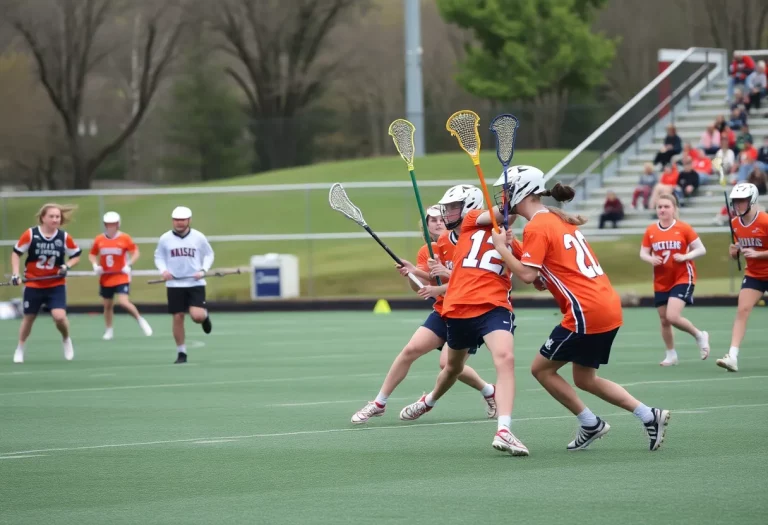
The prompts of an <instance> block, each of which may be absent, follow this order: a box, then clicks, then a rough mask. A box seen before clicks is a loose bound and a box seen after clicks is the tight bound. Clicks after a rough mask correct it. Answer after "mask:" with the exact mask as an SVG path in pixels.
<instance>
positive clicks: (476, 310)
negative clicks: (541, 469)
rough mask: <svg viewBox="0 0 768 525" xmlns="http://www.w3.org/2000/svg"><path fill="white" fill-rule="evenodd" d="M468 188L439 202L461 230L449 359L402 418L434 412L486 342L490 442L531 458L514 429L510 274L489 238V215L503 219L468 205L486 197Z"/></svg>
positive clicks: (448, 318) (449, 305) (446, 315)
mask: <svg viewBox="0 0 768 525" xmlns="http://www.w3.org/2000/svg"><path fill="white" fill-rule="evenodd" d="M466 188H468V187H466V186H455V187H453V188H451V189H450V190H448V191H447V192H446V194H445V195H444V196H443V198H442V199H441V200H440V204H441V205H443V218H444V220H445V224H446V226H447V227H448V228H456V227H460V228H461V234H460V235H459V240H458V243H457V244H456V249H455V251H454V255H453V273H452V275H451V282H450V286H449V287H448V290H447V292H446V295H445V300H444V303H443V314H442V317H443V319H444V320H445V324H446V327H447V335H446V348H445V351H446V352H447V353H448V355H447V362H446V365H445V368H443V370H442V371H441V372H440V374H439V375H438V377H437V381H436V383H435V387H434V389H433V390H432V391H431V392H430V393H429V394H426V395H424V396H422V397H421V398H420V399H419V400H418V401H416V402H415V403H412V404H410V405H408V406H406V407H405V408H403V410H402V411H401V412H400V419H405V420H413V419H418V418H419V417H421V416H422V415H424V414H425V413H427V412H429V411H430V410H432V408H433V407H434V406H435V403H437V401H438V400H439V399H440V398H441V397H442V396H443V395H445V393H446V392H448V390H449V389H450V388H451V387H452V386H453V385H454V384H455V382H456V380H457V379H458V377H459V375H460V374H461V372H462V371H463V369H464V363H465V362H466V360H467V357H468V352H469V350H470V349H471V348H474V347H477V346H479V345H480V344H481V343H482V342H485V345H486V346H487V347H488V349H489V350H490V352H491V355H492V357H493V364H494V366H495V367H496V406H497V414H498V420H497V421H498V430H497V432H496V434H495V436H494V438H493V442H492V443H491V445H492V446H493V448H495V449H497V450H501V451H504V452H508V453H510V454H512V455H514V456H527V455H528V449H527V448H526V447H525V445H523V443H522V442H521V441H520V440H519V439H517V437H515V435H514V434H512V432H511V431H510V425H511V423H512V406H513V404H514V397H515V361H514V356H513V348H514V338H513V335H512V334H513V333H514V330H515V315H514V314H513V313H512V305H511V303H510V301H509V291H510V286H511V278H510V275H509V273H508V272H507V271H506V269H505V268H504V265H502V264H501V257H500V255H499V253H498V252H497V251H496V250H495V249H494V248H493V244H492V241H491V231H492V227H491V213H496V214H497V217H498V219H499V221H501V220H502V218H503V217H502V216H501V214H499V213H498V211H497V210H496V209H495V208H494V209H493V210H492V211H482V210H480V209H478V208H480V206H478V205H473V206H470V205H469V203H470V201H471V200H473V199H478V200H481V199H482V193H480V194H479V195H478V194H477V193H475V192H473V191H469V190H468V189H466ZM475 189H476V188H475ZM513 219H514V217H513V218H512V220H513Z"/></svg>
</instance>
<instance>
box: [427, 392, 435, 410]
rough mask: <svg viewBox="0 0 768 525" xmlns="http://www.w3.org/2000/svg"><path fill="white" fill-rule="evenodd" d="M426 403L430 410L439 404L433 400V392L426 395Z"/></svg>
mask: <svg viewBox="0 0 768 525" xmlns="http://www.w3.org/2000/svg"><path fill="white" fill-rule="evenodd" d="M424 403H426V405H427V406H428V407H429V408H432V407H433V406H435V403H437V401H435V400H434V399H432V392H430V393H429V394H427V395H426V397H425V398H424Z"/></svg>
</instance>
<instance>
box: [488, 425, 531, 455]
mask: <svg viewBox="0 0 768 525" xmlns="http://www.w3.org/2000/svg"><path fill="white" fill-rule="evenodd" d="M491 446H492V447H493V448H495V449H496V450H500V451H502V452H509V453H510V454H512V455H513V456H527V455H529V454H530V452H528V448H527V447H526V446H525V445H523V442H522V441H520V440H519V439H517V438H516V437H515V435H514V434H513V433H512V432H510V431H509V430H507V429H506V428H502V429H501V430H499V431H498V432H496V435H495V436H494V437H493V443H491Z"/></svg>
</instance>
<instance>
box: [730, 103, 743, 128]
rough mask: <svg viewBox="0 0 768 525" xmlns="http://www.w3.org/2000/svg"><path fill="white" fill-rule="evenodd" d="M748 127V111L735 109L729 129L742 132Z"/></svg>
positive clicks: (732, 112)
mask: <svg viewBox="0 0 768 525" xmlns="http://www.w3.org/2000/svg"><path fill="white" fill-rule="evenodd" d="M746 125H747V120H746V111H744V110H743V109H741V107H735V108H733V109H732V110H731V120H729V121H728V127H729V128H731V129H732V130H734V131H740V130H741V128H742V127H743V126H746Z"/></svg>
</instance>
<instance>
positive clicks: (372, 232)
mask: <svg viewBox="0 0 768 525" xmlns="http://www.w3.org/2000/svg"><path fill="white" fill-rule="evenodd" d="M363 228H365V231H367V232H368V233H369V234H370V235H371V237H373V238H374V239H375V240H376V242H377V243H379V246H381V247H382V248H384V250H385V251H386V252H387V253H388V254H389V256H390V257H392V259H393V260H394V261H395V262H396V263H397V264H399V265H400V266H402V265H403V261H401V260H400V257H398V256H397V255H395V252H393V251H392V250H390V249H389V246H387V245H386V244H384V242H383V241H382V240H381V239H379V236H378V235H376V234H375V233H374V231H373V230H372V229H371V228H370V226H368V225H365V226H363Z"/></svg>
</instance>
